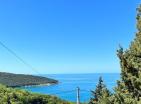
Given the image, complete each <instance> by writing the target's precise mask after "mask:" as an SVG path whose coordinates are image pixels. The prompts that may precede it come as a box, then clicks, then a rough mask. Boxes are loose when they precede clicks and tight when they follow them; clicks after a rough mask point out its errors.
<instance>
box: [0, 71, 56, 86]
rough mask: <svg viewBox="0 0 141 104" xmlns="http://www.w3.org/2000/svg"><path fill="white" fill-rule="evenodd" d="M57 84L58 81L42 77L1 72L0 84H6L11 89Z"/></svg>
mask: <svg viewBox="0 0 141 104" xmlns="http://www.w3.org/2000/svg"><path fill="white" fill-rule="evenodd" d="M56 83H58V81H57V80H54V79H50V78H46V77H41V76H33V75H24V74H12V73H5V72H0V84H4V85H6V86H10V87H20V86H30V85H42V84H56Z"/></svg>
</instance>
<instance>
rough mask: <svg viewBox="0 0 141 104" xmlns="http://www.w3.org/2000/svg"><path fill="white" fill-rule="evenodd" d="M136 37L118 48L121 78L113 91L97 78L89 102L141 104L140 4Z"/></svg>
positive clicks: (98, 103) (99, 103) (93, 103)
mask: <svg viewBox="0 0 141 104" xmlns="http://www.w3.org/2000/svg"><path fill="white" fill-rule="evenodd" d="M137 10H138V14H137V18H136V19H137V29H138V31H137V33H136V38H135V39H134V41H133V42H131V45H130V47H129V49H127V50H125V51H124V50H123V48H122V47H120V49H119V50H118V53H117V55H118V57H119V59H120V65H121V80H119V81H117V86H116V87H115V91H114V93H112V94H110V93H109V92H108V91H107V89H106V88H105V87H104V85H103V83H101V82H102V81H101V79H100V80H99V84H98V86H97V88H96V90H95V91H93V92H92V94H93V96H92V98H91V101H90V104H141V6H140V7H139V8H138V9H137Z"/></svg>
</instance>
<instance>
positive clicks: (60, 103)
mask: <svg viewBox="0 0 141 104" xmlns="http://www.w3.org/2000/svg"><path fill="white" fill-rule="evenodd" d="M0 104H72V103H70V102H67V101H64V100H61V99H59V98H57V97H55V96H51V95H41V94H33V93H29V92H27V91H23V90H19V89H14V88H9V87H5V86H3V85H0Z"/></svg>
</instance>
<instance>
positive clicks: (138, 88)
mask: <svg viewBox="0 0 141 104" xmlns="http://www.w3.org/2000/svg"><path fill="white" fill-rule="evenodd" d="M137 11H138V13H137V18H136V19H137V30H138V31H137V33H136V37H135V39H134V41H133V42H131V45H130V47H129V49H127V50H126V51H123V48H120V49H119V50H118V54H117V55H118V57H119V59H120V65H121V79H122V80H121V82H122V83H123V84H124V85H125V87H126V90H127V91H128V92H129V93H130V94H131V95H132V97H134V98H137V99H138V100H140V97H141V6H140V7H139V8H138V9H137Z"/></svg>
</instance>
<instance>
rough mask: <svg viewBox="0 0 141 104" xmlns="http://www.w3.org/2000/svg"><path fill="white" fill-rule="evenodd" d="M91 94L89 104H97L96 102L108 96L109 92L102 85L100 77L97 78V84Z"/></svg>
mask: <svg viewBox="0 0 141 104" xmlns="http://www.w3.org/2000/svg"><path fill="white" fill-rule="evenodd" d="M91 93H92V97H91V100H90V102H89V104H98V102H99V101H100V100H101V99H102V98H105V97H108V96H110V92H109V90H108V89H107V88H106V86H105V84H104V83H103V80H102V77H100V78H99V82H98V85H97V86H96V89H95V90H94V91H91ZM105 104H106V103H105Z"/></svg>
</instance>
